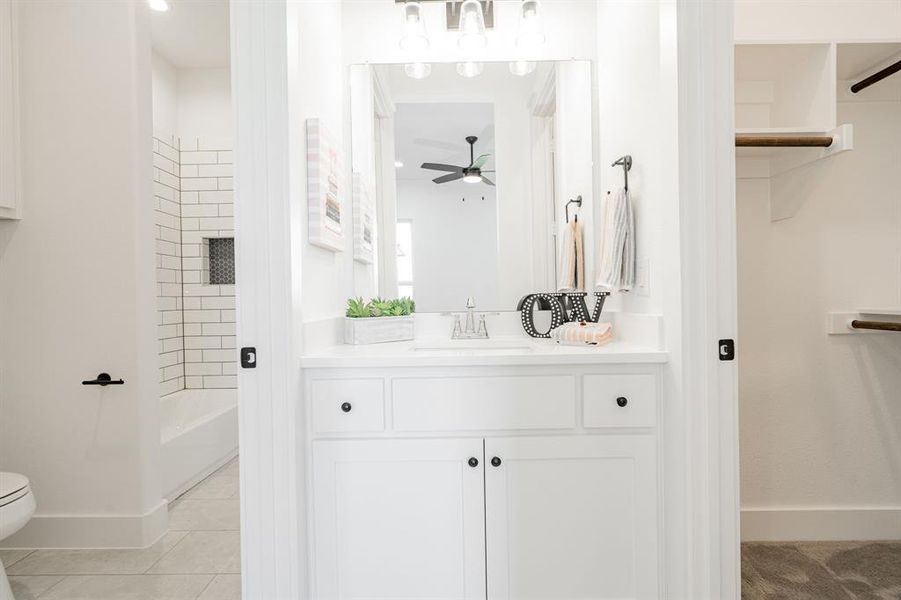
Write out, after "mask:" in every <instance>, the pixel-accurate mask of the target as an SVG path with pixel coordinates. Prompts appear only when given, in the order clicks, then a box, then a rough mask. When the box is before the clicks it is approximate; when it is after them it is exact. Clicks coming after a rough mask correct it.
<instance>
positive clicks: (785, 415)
mask: <svg viewBox="0 0 901 600" xmlns="http://www.w3.org/2000/svg"><path fill="white" fill-rule="evenodd" d="M888 84H889V82H888V81H887V82H886V86H887V85H888ZM871 90H872V92H871V94H873V95H874V96H876V97H875V99H872V100H870V101H867V100H866V98H856V99H855V101H851V102H840V103H839V105H838V113H839V122H840V123H852V124H853V125H854V145H855V147H854V150H853V151H852V152H847V153H844V154H841V155H838V156H835V157H833V158H831V159H828V160H824V161H820V162H818V163H815V164H813V165H810V166H808V167H804V168H802V169H799V170H798V171H796V172H794V173H792V174H790V175H787V176H786V178H785V180H783V181H781V182H780V185H785V186H787V187H788V188H789V189H793V190H794V193H795V194H796V195H797V197H798V203H799V205H800V206H801V208H800V210H799V211H798V213H797V215H796V216H795V217H793V218H791V219H787V220H784V221H778V222H771V221H770V216H769V191H770V187H769V180H767V179H739V180H738V211H739V212H738V225H739V228H738V232H739V265H738V267H739V269H738V273H739V309H740V312H739V314H740V323H739V324H740V334H741V344H740V346H739V348H740V361H741V362H740V366H741V377H740V385H741V387H740V393H741V396H740V397H741V421H740V422H741V457H742V459H741V476H742V486H741V487H742V506H743V510H744V516H743V519H744V523H745V527H744V530H745V531H744V532H743V533H744V535H745V536H746V537H750V538H771V539H795V538H796V537H800V536H814V537H821V538H822V539H830V538H835V537H852V538H853V539H866V538H871V537H880V538H884V537H889V538H893V539H894V538H898V537H901V461H899V457H901V403H899V402H898V399H899V395H898V390H901V369H899V365H901V337H897V334H882V335H876V336H827V335H826V332H825V320H826V314H827V313H828V312H830V311H842V310H852V311H853V310H854V309H856V308H859V307H864V306H899V305H901V202H899V189H901V172H899V166H901V85H896V86H894V87H883V89H882V90H881V91H880V90H878V89H877V88H876V87H875V86H874V87H873V88H871ZM886 92H888V95H886ZM877 94H879V95H881V97H880V96H879V95H877ZM871 98H872V96H871ZM892 98H893V100H892ZM878 508H882V509H889V510H890V511H891V517H890V519H889V521H888V522H886V521H884V520H882V519H880V518H879V516H878V511H877V510H875V509H878ZM796 511H798V512H796ZM785 519H787V520H788V523H787V524H786V523H784V522H783V521H784V520H785ZM785 536H789V537H785Z"/></svg>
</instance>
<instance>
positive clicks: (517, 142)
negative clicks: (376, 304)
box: [350, 61, 595, 312]
mask: <svg viewBox="0 0 901 600" xmlns="http://www.w3.org/2000/svg"><path fill="white" fill-rule="evenodd" d="M350 80H351V111H352V115H351V120H352V157H351V163H352V169H353V176H354V181H355V188H356V189H357V190H358V191H357V192H356V193H355V194H354V216H355V218H357V217H358V216H359V218H361V219H362V218H364V217H365V216H366V215H367V214H370V213H371V214H372V215H373V216H372V218H371V219H367V220H366V221H365V222H366V223H369V222H370V220H371V226H369V227H367V228H365V230H366V232H367V233H366V235H367V236H368V238H367V239H368V242H369V243H370V244H371V245H372V248H373V252H372V260H371V261H365V260H359V261H357V262H356V263H355V278H354V279H355V280H354V285H355V293H356V294H357V295H360V296H365V297H371V296H382V297H397V296H410V297H412V298H413V299H414V300H415V301H416V304H417V311H419V312H446V311H450V310H459V309H460V308H461V307H463V306H464V305H465V302H466V299H467V298H468V297H473V298H475V300H476V302H477V304H478V306H479V308H480V309H482V310H492V311H508V310H515V309H516V304H517V302H518V301H519V299H520V298H522V297H523V296H524V295H526V294H529V293H531V292H535V291H554V290H558V289H561V288H566V287H567V285H570V286H571V285H572V283H573V282H572V281H571V280H570V279H571V278H568V277H567V274H568V273H567V272H561V265H565V264H566V262H565V258H566V257H565V256H564V252H563V250H564V249H563V247H562V240H563V239H564V235H563V234H564V230H565V228H566V227H567V226H568V223H567V218H569V220H570V221H573V220H575V219H576V218H578V220H579V223H580V226H581V232H582V237H583V241H582V243H583V247H584V252H583V260H584V272H585V273H591V272H592V262H591V256H592V254H593V251H592V247H593V244H594V239H595V236H594V231H593V226H592V223H593V219H592V204H593V201H592V200H593V198H592V196H593V183H592V172H593V167H592V131H593V129H592V109H591V107H592V87H591V66H590V63H589V62H588V61H559V62H537V63H507V62H491V63H443V64H432V65H402V64H380V65H372V64H366V65H354V66H352V67H351V77H350ZM577 197H581V198H582V204H581V206H578V205H576V204H570V205H569V206H568V208H567V203H568V201H569V200H571V199H576V198H577ZM363 229H364V228H357V230H360V231H362V230H363ZM361 235H362V234H361ZM563 268H567V267H563ZM583 279H584V278H583ZM582 284H583V286H584V280H583V281H582ZM577 289H578V288H577ZM581 289H584V287H583V288H581Z"/></svg>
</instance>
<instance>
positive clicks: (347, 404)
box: [341, 402, 353, 412]
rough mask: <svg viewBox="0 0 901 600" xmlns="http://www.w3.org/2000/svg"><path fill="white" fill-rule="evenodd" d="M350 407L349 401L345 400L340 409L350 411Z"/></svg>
mask: <svg viewBox="0 0 901 600" xmlns="http://www.w3.org/2000/svg"><path fill="white" fill-rule="evenodd" d="M352 408H353V406H351V405H350V402H345V403H344V404H342V405H341V410H343V411H344V412H350V409H352Z"/></svg>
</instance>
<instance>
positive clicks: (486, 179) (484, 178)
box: [482, 175, 497, 187]
mask: <svg viewBox="0 0 901 600" xmlns="http://www.w3.org/2000/svg"><path fill="white" fill-rule="evenodd" d="M482 183H487V184H488V185H490V186H491V187H497V186H495V185H494V182H493V181H491V180H490V179H488V178H487V177H485V176H484V175H482Z"/></svg>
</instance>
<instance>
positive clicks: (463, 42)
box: [457, 0, 488, 50]
mask: <svg viewBox="0 0 901 600" xmlns="http://www.w3.org/2000/svg"><path fill="white" fill-rule="evenodd" d="M457 43H458V44H459V46H460V47H461V48H463V49H464V50H477V49H479V48H484V47H485V45H486V44H488V38H487V37H486V36H485V13H484V12H483V11H482V3H481V2H480V1H479V0H464V2H463V4H462V5H461V6H460V39H459V40H458V41H457Z"/></svg>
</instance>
